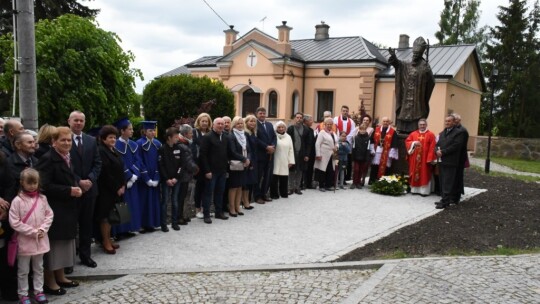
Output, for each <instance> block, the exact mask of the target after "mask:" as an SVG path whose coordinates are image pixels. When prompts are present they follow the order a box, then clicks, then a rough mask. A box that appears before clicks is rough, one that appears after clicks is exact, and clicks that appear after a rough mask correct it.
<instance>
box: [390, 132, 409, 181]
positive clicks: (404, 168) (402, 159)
mask: <svg viewBox="0 0 540 304" xmlns="http://www.w3.org/2000/svg"><path fill="white" fill-rule="evenodd" d="M396 136H397V139H398V153H399V159H398V160H393V161H392V167H390V172H392V173H393V174H399V175H402V176H408V175H409V163H408V162H407V148H406V147H405V140H406V139H407V136H409V135H408V134H399V133H397V134H396Z"/></svg>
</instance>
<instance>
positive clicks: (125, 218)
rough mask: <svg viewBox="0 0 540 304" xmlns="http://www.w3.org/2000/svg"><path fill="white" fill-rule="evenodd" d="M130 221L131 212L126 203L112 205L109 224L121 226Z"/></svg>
mask: <svg viewBox="0 0 540 304" xmlns="http://www.w3.org/2000/svg"><path fill="white" fill-rule="evenodd" d="M129 221H131V212H130V211H129V206H128V204H127V203H126V202H118V203H116V204H114V206H113V208H112V209H111V211H110V212H109V224H111V225H121V224H125V223H128V222H129Z"/></svg>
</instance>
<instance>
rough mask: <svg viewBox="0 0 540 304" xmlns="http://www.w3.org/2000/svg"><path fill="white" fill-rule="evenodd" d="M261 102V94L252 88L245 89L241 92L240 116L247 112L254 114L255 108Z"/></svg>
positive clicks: (244, 115)
mask: <svg viewBox="0 0 540 304" xmlns="http://www.w3.org/2000/svg"><path fill="white" fill-rule="evenodd" d="M260 104H261V94H260V93H255V92H254V91H253V90H252V89H249V90H246V91H245V92H244V93H243V94H242V117H246V115H248V114H253V115H255V114H256V113H255V110H257V108H258V107H259V105H260Z"/></svg>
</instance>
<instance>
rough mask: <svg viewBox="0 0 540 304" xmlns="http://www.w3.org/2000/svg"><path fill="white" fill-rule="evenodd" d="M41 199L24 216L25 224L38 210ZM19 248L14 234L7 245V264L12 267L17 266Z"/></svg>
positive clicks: (15, 233)
mask: <svg viewBox="0 0 540 304" xmlns="http://www.w3.org/2000/svg"><path fill="white" fill-rule="evenodd" d="M38 199H39V195H38V196H37V197H36V200H35V201H34V204H33V205H32V208H30V210H29V211H28V213H26V215H25V216H24V219H23V220H22V222H23V224H24V223H26V221H27V220H28V218H29V217H30V215H31V214H32V212H34V209H36V206H37V202H38ZM18 247H19V241H18V240H17V232H14V233H13V235H12V236H11V239H10V240H9V241H8V245H7V260H8V261H7V262H8V265H9V266H10V267H13V266H15V260H16V259H17V249H18Z"/></svg>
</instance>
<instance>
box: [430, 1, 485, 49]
mask: <svg viewBox="0 0 540 304" xmlns="http://www.w3.org/2000/svg"><path fill="white" fill-rule="evenodd" d="M479 7H480V0H445V1H444V9H443V10H442V12H441V20H440V21H439V31H437V32H436V33H435V37H436V38H437V39H438V40H439V44H443V45H451V44H480V43H482V42H484V41H485V35H484V33H485V31H486V27H481V28H478V21H479V20H480V10H479V9H478V8H479Z"/></svg>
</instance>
